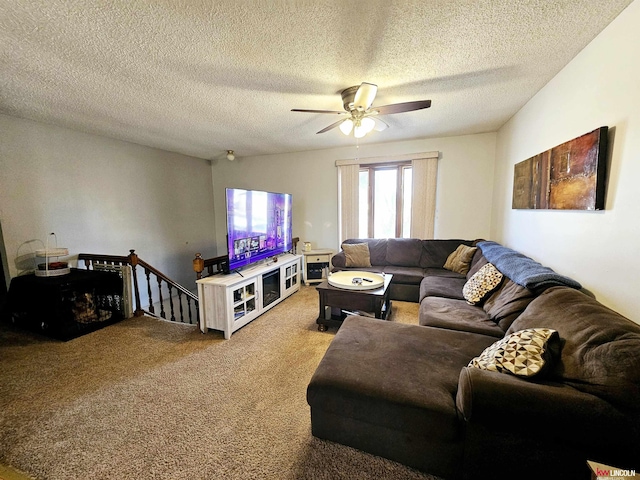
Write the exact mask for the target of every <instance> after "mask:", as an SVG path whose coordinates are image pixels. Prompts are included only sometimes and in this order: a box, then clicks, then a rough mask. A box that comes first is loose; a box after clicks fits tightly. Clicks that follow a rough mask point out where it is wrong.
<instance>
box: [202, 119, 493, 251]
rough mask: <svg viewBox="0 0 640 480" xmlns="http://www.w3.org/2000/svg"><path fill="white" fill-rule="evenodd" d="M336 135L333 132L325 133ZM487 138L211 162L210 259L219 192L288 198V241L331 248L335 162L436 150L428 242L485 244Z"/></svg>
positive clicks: (221, 225) (334, 242)
mask: <svg viewBox="0 0 640 480" xmlns="http://www.w3.org/2000/svg"><path fill="white" fill-rule="evenodd" d="M331 134H334V135H341V133H340V132H338V131H335V132H332V133H328V134H327V135H331ZM495 142H496V134H495V133H485V134H479V135H466V136H460V137H447V138H435V139H422V140H412V141H405V142H394V143H384V144H371V145H362V146H361V147H360V148H359V149H356V148H355V146H354V147H349V148H333V149H327V150H317V151H311V152H299V153H289V154H282V155H265V156H256V157H246V158H237V159H236V160H235V161H234V162H229V161H227V160H224V159H223V160H218V161H216V162H214V164H213V167H212V168H213V177H214V180H213V182H214V198H215V206H216V232H217V235H218V236H217V243H218V253H217V254H218V255H223V254H226V253H227V252H226V246H225V245H226V244H225V233H226V227H225V198H224V189H225V187H237V188H246V189H255V190H269V191H276V192H286V193H291V194H292V195H293V235H294V236H298V237H300V240H301V241H302V242H305V241H309V242H311V243H312V246H313V247H314V248H333V249H337V248H338V247H339V240H338V185H337V183H338V180H337V178H338V176H337V169H336V167H335V161H336V160H339V159H347V158H356V157H358V158H366V157H379V156H384V155H389V156H392V155H402V154H408V153H417V152H431V151H439V152H440V160H439V165H438V192H437V199H436V203H437V206H436V208H437V212H436V225H435V237H436V238H468V239H474V238H480V237H482V238H488V236H489V231H490V224H491V199H492V189H493V171H494V159H495Z"/></svg>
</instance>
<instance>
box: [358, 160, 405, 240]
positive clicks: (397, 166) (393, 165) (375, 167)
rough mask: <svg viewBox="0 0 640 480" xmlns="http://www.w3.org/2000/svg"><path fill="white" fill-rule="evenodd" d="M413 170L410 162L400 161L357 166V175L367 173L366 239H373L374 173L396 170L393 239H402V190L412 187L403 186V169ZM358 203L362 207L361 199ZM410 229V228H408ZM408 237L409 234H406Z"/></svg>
mask: <svg viewBox="0 0 640 480" xmlns="http://www.w3.org/2000/svg"><path fill="white" fill-rule="evenodd" d="M407 168H413V166H412V162H411V161H402V162H397V161H396V162H394V161H390V162H387V163H370V164H361V165H360V166H359V170H358V173H361V172H367V173H368V185H367V187H368V188H367V204H366V205H367V206H368V207H369V208H368V218H367V235H366V238H375V237H374V219H375V214H376V207H375V174H376V171H381V170H396V172H397V173H396V221H395V223H396V225H395V237H394V238H403V233H404V232H403V231H402V227H403V215H404V189H405V188H412V185H408V186H407V185H404V177H405V175H404V173H405V169H407ZM358 203H359V204H360V206H362V205H363V204H362V199H359V201H358ZM409 225H411V219H409ZM409 229H411V228H409ZM407 234H408V235H409V236H410V234H411V232H407Z"/></svg>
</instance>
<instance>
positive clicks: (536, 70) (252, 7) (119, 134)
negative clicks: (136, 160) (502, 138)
mask: <svg viewBox="0 0 640 480" xmlns="http://www.w3.org/2000/svg"><path fill="white" fill-rule="evenodd" d="M629 3H631V0H606V1H604V2H594V1H593V0H553V1H543V0H527V1H524V0H522V1H520V0H482V1H478V0H398V1H392V0H381V1H377V0H369V1H366V2H365V1H356V0H337V1H293V0H290V1H284V2H283V1H278V2H276V1H241V0H224V1H215V2H214V1H213V0H206V1H205V0H200V1H198V0H172V1H170V0H0V82H1V83H0V87H1V89H0V112H1V113H5V114H9V115H15V116H19V117H24V118H29V119H34V120H38V121H42V122H46V123H51V124H56V125H61V126H65V127H68V128H71V129H74V130H79V131H84V132H89V133H95V134H99V135H104V136H107V137H113V138H117V139H121V140H127V141H130V142H134V143H139V144H142V145H149V146H153V147H157V148H161V149H164V150H169V151H175V152H180V153H183V154H187V155H192V156H195V157H201V158H207V159H214V158H219V157H221V156H222V155H224V153H225V151H226V150H227V149H233V150H235V151H236V154H237V155H238V156H240V157H242V156H248V155H259V154H270V153H285V152H293V151H303V150H315V149H322V148H329V147H337V146H346V145H352V144H353V143H354V142H355V140H354V139H353V137H345V136H344V135H342V134H341V133H340V131H339V130H338V129H334V130H331V131H329V132H327V133H324V134H321V135H316V132H317V131H318V130H320V129H322V128H324V127H325V126H327V125H329V124H330V123H332V122H334V121H335V120H336V119H337V118H334V117H333V116H331V115H320V114H308V113H295V112H291V111H290V110H291V109H292V108H305V109H329V110H341V109H342V100H341V98H340V91H341V90H343V89H345V88H346V87H349V86H352V85H359V84H360V83H362V82H363V81H366V82H370V83H375V84H377V85H378V96H377V97H376V100H375V102H374V105H379V106H380V105H386V104H389V103H396V102H408V101H413V100H423V99H431V100H432V102H433V104H432V107H431V108H429V109H426V110H420V111H415V112H409V113H402V114H396V115H388V116H386V117H384V119H385V120H386V121H387V123H389V124H390V126H391V127H390V128H389V129H387V130H385V131H382V132H372V133H371V134H369V135H368V136H367V137H365V138H364V139H361V140H360V143H361V144H362V143H367V142H372V143H381V142H389V141H397V140H406V139H413V138H426V137H440V136H448V135H460V134H469V133H479V132H489V131H495V130H497V129H498V128H499V127H500V126H502V125H503V124H504V123H505V122H506V121H507V120H508V119H509V118H510V117H511V116H512V115H513V114H514V113H516V112H517V111H518V110H519V109H520V108H521V107H522V106H523V105H524V104H525V103H526V102H527V101H528V100H529V99H530V98H531V97H532V96H533V95H534V94H535V93H536V92H537V91H538V90H540V88H541V87H543V86H544V85H545V84H546V83H547V82H548V81H549V80H550V79H551V78H552V77H553V76H554V75H555V74H556V73H557V72H558V71H559V70H560V69H561V68H562V67H563V66H565V65H566V64H567V63H568V62H569V60H571V59H572V58H573V57H574V56H575V55H576V54H577V53H578V52H579V51H580V50H581V49H582V48H584V47H585V46H586V45H587V44H588V43H589V41H590V40H592V39H593V38H594V37H595V36H596V35H597V34H598V33H599V32H600V31H602V29H603V28H604V27H606V26H607V25H608V24H609V23H610V22H611V21H612V20H613V19H614V18H615V17H616V16H617V15H618V14H619V13H620V12H621V11H622V10H623V9H624V8H625V7H626V6H627V5H628V4H629Z"/></svg>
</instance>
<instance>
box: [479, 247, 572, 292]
mask: <svg viewBox="0 0 640 480" xmlns="http://www.w3.org/2000/svg"><path fill="white" fill-rule="evenodd" d="M478 247H480V250H482V254H483V255H484V256H485V258H486V259H487V260H488V261H489V262H491V263H493V264H494V265H495V267H496V268H497V269H498V270H500V271H501V272H502V274H503V275H506V276H507V277H509V278H510V279H511V280H513V281H514V282H515V283H517V284H518V285H521V286H523V287H525V288H528V289H529V290H538V289H544V288H548V287H553V286H557V285H561V286H566V287H571V288H576V289H579V288H582V285H580V284H579V283H578V282H576V281H575V280H573V279H571V278H569V277H565V276H563V275H560V274H557V273H556V272H554V271H553V270H551V269H550V268H549V267H545V266H543V265H540V264H539V263H538V262H536V261H535V260H532V259H531V258H529V257H526V256H524V255H522V254H521V253H518V252H516V251H515V250H511V249H510V248H507V247H504V246H502V245H500V244H499V243H496V242H490V241H488V242H478Z"/></svg>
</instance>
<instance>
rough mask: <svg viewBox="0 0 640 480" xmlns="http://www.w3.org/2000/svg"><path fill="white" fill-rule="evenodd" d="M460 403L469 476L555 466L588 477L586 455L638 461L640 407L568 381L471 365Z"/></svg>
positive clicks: (539, 471)
mask: <svg viewBox="0 0 640 480" xmlns="http://www.w3.org/2000/svg"><path fill="white" fill-rule="evenodd" d="M456 407H457V409H458V413H459V415H460V417H461V421H463V423H464V426H463V431H464V444H465V445H464V456H463V461H462V466H461V471H462V474H461V475H460V476H461V478H463V479H464V480H470V479H474V478H477V473H478V472H479V471H480V472H483V471H497V470H501V471H517V472H519V475H518V477H519V478H523V479H524V478H526V479H529V478H531V479H534V478H535V479H539V478H547V477H548V474H549V471H553V472H554V473H555V474H557V476H558V478H589V473H588V471H587V470H588V469H587V468H586V459H592V460H595V461H598V462H602V463H605V464H607V465H616V466H620V465H622V466H625V465H626V466H628V468H633V467H632V465H635V464H636V463H637V445H638V441H639V439H640V435H639V430H640V429H639V427H638V425H639V423H640V422H639V419H638V413H637V412H635V413H633V412H624V411H621V410H618V409H617V408H616V407H615V406H614V405H612V404H610V403H608V402H607V401H605V400H603V399H601V398H599V397H596V396H595V395H591V394H589V393H584V392H581V391H579V390H577V389H575V388H573V387H571V386H569V385H566V384H562V383H556V382H548V381H544V380H525V379H523V378H518V377H516V376H513V375H508V374H505V373H497V372H489V371H486V370H480V369H477V368H469V367H465V368H463V369H462V371H461V372H460V377H459V383H458V392H457V396H456ZM625 468H626V467H625ZM520 473H522V475H520ZM525 473H526V474H525Z"/></svg>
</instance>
